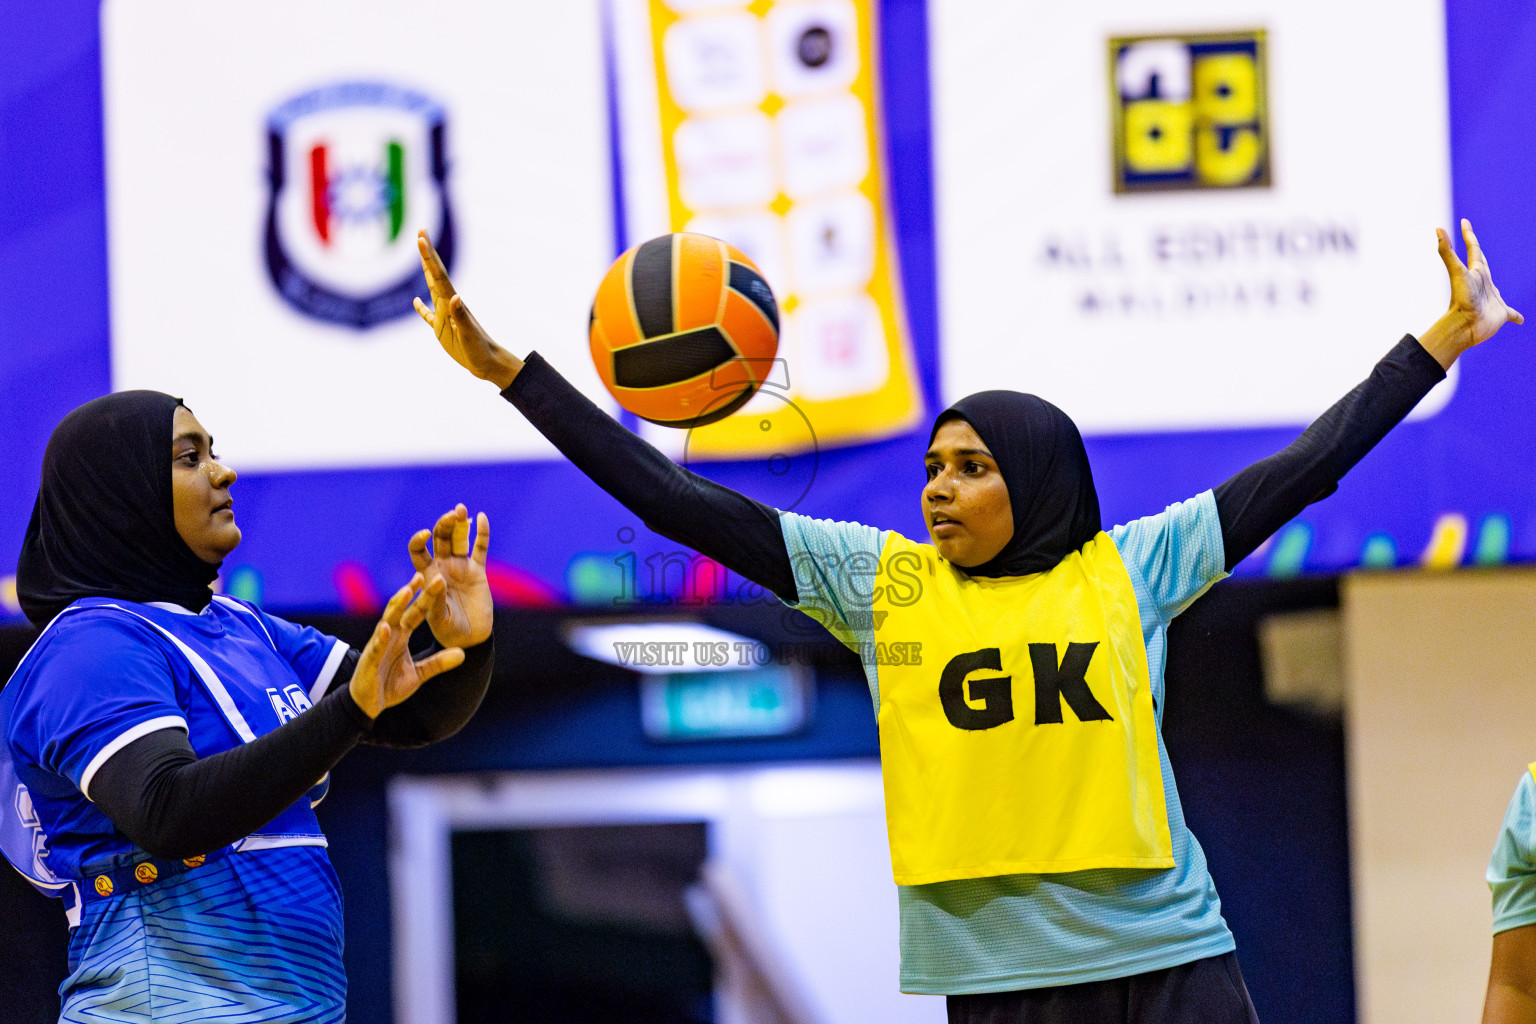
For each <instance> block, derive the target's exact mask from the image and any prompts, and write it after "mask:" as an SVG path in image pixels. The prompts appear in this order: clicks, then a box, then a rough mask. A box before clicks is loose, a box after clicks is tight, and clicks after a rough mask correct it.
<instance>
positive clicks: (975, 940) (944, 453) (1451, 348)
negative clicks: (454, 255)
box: [418, 221, 1520, 1024]
mask: <svg viewBox="0 0 1536 1024" xmlns="http://www.w3.org/2000/svg"><path fill="white" fill-rule="evenodd" d="M1462 232H1463V236H1464V238H1465V240H1466V244H1467V255H1468V259H1467V265H1466V266H1463V265H1462V263H1461V261H1460V260H1459V259H1457V257H1456V254H1455V251H1454V249H1453V248H1452V247H1451V243H1450V239H1449V237H1448V236H1446V235H1445V233H1444V232H1441V233H1440V236H1439V238H1440V255H1441V258H1442V259H1443V260H1444V262H1445V265H1446V268H1447V270H1448V271H1449V273H1450V279H1451V292H1452V301H1451V307H1450V310H1449V311H1448V312H1447V313H1446V314H1445V316H1443V317H1442V318H1441V319H1440V320H1438V321H1437V322H1436V323H1435V324H1434V325H1433V326H1432V327H1431V328H1430V329H1429V330H1427V331H1425V332H1424V334H1423V335H1422V336H1421V337H1420V338H1418V339H1415V338H1413V337H1412V336H1407V337H1404V338H1403V340H1402V341H1400V342H1399V343H1398V344H1397V345H1396V346H1395V347H1394V348H1393V349H1392V350H1391V351H1390V352H1389V353H1388V354H1387V355H1386V356H1385V358H1383V359H1382V360H1381V362H1380V363H1378V364H1377V366H1376V368H1375V370H1374V372H1372V374H1371V376H1370V377H1369V378H1367V379H1366V380H1365V381H1364V382H1362V383H1361V384H1360V385H1359V386H1358V387H1356V388H1355V389H1354V390H1353V391H1351V392H1350V393H1349V394H1348V395H1346V396H1345V397H1344V398H1343V399H1342V400H1341V401H1339V403H1338V404H1336V405H1335V406H1334V407H1333V408H1332V409H1330V410H1328V412H1326V413H1325V414H1324V415H1323V416H1322V417H1321V418H1320V419H1319V420H1318V421H1317V422H1316V423H1314V424H1313V425H1312V426H1311V427H1309V428H1308V429H1307V431H1306V432H1305V433H1304V434H1302V436H1301V437H1300V438H1298V439H1297V440H1296V441H1295V442H1294V443H1293V444H1291V445H1290V446H1289V447H1288V448H1286V449H1285V450H1284V451H1282V452H1279V453H1278V454H1276V455H1273V456H1271V457H1270V458H1268V459H1265V460H1263V461H1261V462H1258V463H1256V464H1255V465H1253V466H1250V467H1249V468H1247V469H1245V470H1243V471H1242V472H1240V473H1238V474H1237V475H1236V476H1234V477H1232V478H1231V479H1229V480H1227V481H1226V482H1225V483H1223V484H1221V485H1220V486H1218V487H1216V488H1215V489H1214V490H1211V491H1205V492H1204V493H1202V494H1199V495H1196V496H1195V497H1193V498H1191V499H1189V500H1188V501H1184V502H1181V503H1179V504H1176V505H1172V506H1170V507H1169V508H1167V509H1166V510H1164V511H1163V512H1161V513H1158V514H1156V515H1153V516H1148V517H1147V518H1144V519H1140V520H1137V521H1135V522H1132V523H1128V524H1126V525H1124V526H1117V527H1115V528H1114V529H1112V530H1110V531H1108V532H1105V531H1104V530H1103V528H1102V526H1101V524H1100V520H1099V504H1098V497H1097V494H1096V492H1095V491H1094V486H1093V477H1092V474H1091V473H1090V471H1089V466H1088V457H1087V453H1086V452H1085V451H1084V448H1083V442H1082V439H1081V437H1080V436H1079V435H1078V431H1077V428H1076V427H1075V426H1074V425H1073V424H1072V421H1071V420H1070V419H1068V418H1067V416H1066V414H1064V413H1063V412H1062V411H1061V410H1059V409H1057V408H1056V407H1054V406H1052V405H1050V404H1049V403H1048V402H1045V401H1042V400H1041V399H1039V398H1035V397H1034V396H1031V395H1024V394H1019V393H1017V392H1011V391H987V392H982V393H980V394H976V395H971V396H970V397H968V398H965V399H963V400H961V401H960V402H957V403H956V404H955V405H954V406H952V407H951V408H949V409H948V410H946V411H945V412H943V413H941V414H940V415H939V417H938V419H937V420H936V422H935V423H934V427H933V431H932V433H931V435H930V437H929V441H928V446H927V451H926V454H925V456H924V464H925V466H926V473H927V482H926V484H925V485H924V487H923V488H922V491H921V501H922V507H923V515H924V520H925V522H926V524H927V527H928V534H929V541H930V543H921V542H918V541H914V540H910V539H908V538H906V537H902V536H900V535H898V534H896V533H893V532H891V531H885V530H879V529H876V528H874V527H870V526H863V525H860V524H857V523H843V522H832V521H829V520H816V519H809V518H806V517H805V516H800V515H795V514H793V513H788V512H779V511H777V510H775V509H771V508H768V507H767V506H764V505H762V504H760V503H758V502H756V501H753V500H752V499H751V498H747V497H745V496H743V495H740V494H737V493H736V492H734V491H731V490H728V489H726V488H723V487H720V486H719V485H717V484H714V483H712V482H710V481H708V480H705V479H703V478H701V477H698V476H695V475H694V474H692V473H689V472H687V471H686V470H684V469H681V468H680V467H678V466H676V465H674V464H673V463H672V462H671V461H670V460H668V459H667V458H666V457H665V456H663V455H661V454H660V453H659V452H657V451H656V450H655V449H653V448H651V447H650V446H649V445H647V444H646V443H645V442H643V441H642V440H640V439H639V438H638V437H636V436H635V435H633V434H631V433H630V432H629V431H627V430H625V429H624V428H623V427H621V426H620V425H618V424H617V423H615V422H614V421H613V420H612V419H610V418H609V417H608V416H606V415H605V414H603V413H602V412H601V411H600V410H599V409H597V407H596V406H594V405H593V404H592V403H590V402H588V401H587V400H586V399H585V398H583V397H582V395H581V394H580V393H579V392H577V391H576V390H575V389H574V388H572V387H571V386H570V385H569V384H567V383H566V382H565V380H564V379H562V378H561V377H560V375H559V374H557V373H556V372H555V371H554V369H552V368H551V367H550V366H549V364H547V363H546V362H544V360H543V359H541V358H540V357H539V356H538V355H537V354H533V355H530V356H529V357H528V359H527V360H526V361H524V360H521V359H518V358H517V357H515V356H513V355H512V354H511V353H509V352H507V351H506V350H505V349H502V348H501V347H500V346H498V345H497V344H496V343H495V342H493V341H492V340H491V339H490V337H489V336H488V335H487V334H486V332H485V331H484V330H483V329H482V328H481V327H480V325H479V324H478V323H477V322H476V321H475V319H474V317H473V316H471V315H470V313H469V312H468V310H467V309H466V308H465V306H464V304H463V301H462V299H460V298H459V297H457V296H456V295H455V294H454V291H453V287H452V285H451V284H450V283H449V281H448V278H447V275H446V273H445V272H444V270H443V266H442V263H441V262H440V261H439V260H438V259H437V255H436V253H434V252H433V251H432V249H431V246H430V244H429V243H427V241H426V239H425V238H424V237H423V238H422V239H421V248H422V261H423V265H424V267H425V269H426V274H427V281H428V283H429V285H430V287H431V291H432V299H433V306H434V309H428V308H427V307H426V306H425V305H423V304H420V303H418V309H419V311H420V312H421V315H422V317H423V319H425V320H426V321H427V323H428V324H430V325H431V326H432V327H433V329H434V331H435V332H436V335H437V339H438V341H439V342H440V343H441V344H442V346H443V348H444V349H446V350H447V352H448V353H449V354H450V355H451V356H453V358H454V359H456V360H457V361H458V362H459V363H460V364H461V365H463V366H464V367H465V368H466V369H468V370H469V371H470V372H471V373H473V374H475V375H476V376H477V377H480V378H482V379H484V380H488V381H493V382H495V384H496V385H497V386H498V387H500V388H501V389H502V394H503V396H504V397H505V398H506V399H507V400H508V401H510V402H511V403H512V404H513V405H515V406H517V408H518V409H519V410H520V411H521V412H522V413H523V415H524V416H526V417H527V418H528V420H529V421H530V422H532V423H533V424H534V426H536V427H537V428H538V429H539V430H540V431H541V432H542V433H543V434H544V435H545V436H546V437H548V438H549V439H550V441H552V442H553V443H554V445H555V446H556V447H557V448H558V449H560V451H561V452H562V453H564V454H565V455H566V456H567V457H568V458H569V459H570V460H571V461H572V462H573V463H575V464H576V465H577V466H578V467H579V468H580V469H581V470H582V471H583V472H585V473H586V474H587V475H588V476H590V477H591V478H592V479H593V480H594V481H595V482H596V483H598V484H599V485H600V486H601V487H603V488H604V489H605V490H607V491H608V492H609V493H610V494H612V495H613V496H614V497H616V498H617V499H618V500H619V501H621V502H622V503H623V504H624V505H625V506H627V507H628V508H629V509H630V510H631V511H633V512H634V513H636V514H637V515H638V516H640V517H641V519H642V520H644V521H645V523H646V524H647V525H648V526H649V527H650V528H651V529H653V530H655V531H656V532H657V533H659V534H662V535H663V536H666V537H669V538H671V539H673V540H675V541H678V542H679V543H682V544H686V545H688V546H689V547H691V548H693V549H695V550H697V551H699V552H701V553H703V554H705V555H708V556H709V557H711V558H714V559H716V560H717V561H719V562H720V563H722V564H723V565H725V566H726V567H727V568H729V569H731V570H732V571H735V572H737V573H739V574H741V575H742V576H744V577H746V578H747V579H749V580H752V581H754V582H756V583H758V584H760V585H762V586H763V587H765V588H767V589H768V590H770V591H772V592H773V593H774V594H776V595H778V597H779V598H780V599H781V600H783V601H784V602H785V603H786V604H789V605H791V606H793V607H796V608H800V609H802V610H804V611H805V612H807V613H808V614H810V615H812V616H814V617H815V618H817V619H818V620H819V621H820V622H821V623H822V624H823V625H825V626H826V628H827V629H828V630H830V631H831V632H832V633H833V634H834V635H835V636H837V637H838V639H840V640H842V641H843V642H844V643H846V644H848V645H849V646H851V647H852V648H853V649H854V650H855V651H858V652H861V653H862V654H863V656H864V663H865V674H866V677H867V678H868V681H869V686H870V692H871V694H872V696H873V697H874V702H875V710H876V716H877V719H878V723H879V730H880V756H881V762H882V766H883V771H884V775H885V791H886V813H887V818H888V826H889V833H890V843H891V862H892V866H893V868H894V870H895V875H896V882H897V886H898V893H899V899H900V905H901V948H902V988H903V990H904V991H908V992H923V993H934V994H943V995H947V996H949V997H950V998H949V1014H950V1020H951V1021H963V1022H975V1024H981V1022H987V1024H994V1022H995V1024H1002V1022H1011V1021H1029V1022H1053V1024H1054V1022H1063V1024H1065V1022H1093V1024H1098V1022H1102V1021H1110V1020H1115V1021H1136V1022H1149V1024H1150V1022H1154V1021H1156V1022H1185V1021H1189V1022H1200V1024H1225V1022H1250V1021H1253V1020H1254V1019H1255V1018H1254V1015H1253V1008H1252V1006H1251V1004H1250V1003H1249V1000H1248V996H1247V991H1246V989H1245V988H1244V985H1243V981H1242V975H1241V973H1240V972H1239V971H1238V968H1237V961H1236V958H1235V956H1234V955H1233V942H1232V935H1231V933H1230V932H1229V931H1228V930H1227V926H1226V924H1225V923H1224V922H1223V921H1222V918H1221V912H1220V902H1219V901H1218V900H1217V897H1216V891H1215V887H1214V885H1213V883H1212V882H1211V878H1210V873H1209V871H1208V870H1207V868H1206V864H1205V857H1204V854H1203V853H1202V852H1201V850H1200V846H1199V844H1198V843H1197V842H1195V839H1194V837H1193V836H1192V835H1190V832H1189V829H1188V828H1187V827H1186V825H1185V824H1184V817H1183V813H1182V811H1181V810H1180V807H1179V800H1178V792H1177V790H1176V789H1175V787H1174V782H1173V774H1172V770H1171V769H1170V767H1169V763H1168V756H1167V753H1166V751H1165V750H1164V749H1163V745H1162V740H1161V738H1160V736H1159V734H1158V725H1159V718H1160V715H1161V709H1162V706H1163V701H1162V694H1163V662H1164V652H1165V647H1166V642H1167V630H1168V623H1169V621H1170V620H1171V619H1173V617H1174V616H1176V615H1177V614H1179V612H1181V611H1183V610H1184V608H1186V607H1187V606H1188V605H1189V604H1190V602H1192V601H1193V600H1194V599H1195V598H1196V597H1198V596H1199V595H1200V594H1201V593H1203V592H1204V590H1205V589H1206V588H1207V587H1209V586H1210V585H1211V584H1212V583H1214V582H1215V581H1216V580H1218V579H1220V578H1221V577H1223V576H1224V575H1226V573H1227V572H1228V571H1229V570H1230V569H1231V568H1232V566H1233V565H1235V564H1236V563H1237V562H1239V561H1241V560H1242V559H1243V558H1244V557H1246V556H1247V555H1248V554H1249V553H1251V552H1252V551H1253V550H1254V549H1255V548H1256V547H1257V546H1258V545H1259V544H1260V543H1262V542H1263V540H1264V539H1265V538H1266V537H1268V536H1269V535H1270V534H1271V533H1272V532H1274V531H1275V530H1276V529H1278V528H1279V527H1280V526H1281V525H1283V524H1284V523H1285V522H1286V521H1287V520H1289V519H1290V518H1291V517H1292V516H1294V515H1296V513H1298V512H1300V511H1301V510H1302V509H1303V508H1304V507H1305V506H1306V505H1307V504H1308V503H1310V502H1312V501H1315V500H1317V499H1318V498H1320V497H1322V496H1324V495H1325V494H1327V493H1329V492H1331V491H1332V489H1333V488H1334V486H1335V485H1336V483H1337V481H1338V480H1339V478H1340V477H1341V476H1342V475H1343V474H1344V472H1345V471H1346V470H1348V469H1349V467H1350V466H1352V465H1354V464H1355V463H1356V462H1357V461H1359V459H1360V458H1361V457H1362V456H1364V455H1365V453H1366V452H1367V451H1369V450H1370V449H1371V447H1372V446H1373V445H1374V444H1375V443H1376V442H1377V441H1379V440H1380V439H1381V437H1382V436H1383V435H1385V433H1386V432H1387V431H1388V430H1389V429H1391V427H1392V426H1393V425H1394V424H1396V423H1397V422H1398V421H1399V420H1400V419H1401V418H1402V417H1403V416H1404V415H1406V414H1407V413H1408V411H1409V410H1410V409H1412V408H1413V406H1414V405H1415V404H1416V403H1417V402H1418V401H1419V400H1420V399H1421V398H1423V397H1424V395H1425V393H1427V392H1428V391H1429V389H1430V388H1431V387H1433V386H1434V385H1435V384H1436V383H1437V382H1438V381H1440V380H1441V379H1443V378H1444V376H1445V369H1446V368H1447V367H1449V366H1450V365H1451V363H1452V362H1454V361H1455V359H1456V358H1457V356H1458V355H1460V353H1461V352H1463V351H1464V350H1466V349H1467V348H1469V347H1470V346H1472V345H1474V344H1476V343H1478V342H1479V341H1483V340H1485V339H1486V338H1488V337H1491V336H1492V335H1493V334H1494V333H1495V332H1496V331H1497V330H1498V329H1499V327H1500V326H1502V325H1503V324H1504V323H1505V322H1507V321H1513V322H1516V323H1519V322H1520V315H1519V314H1518V313H1516V312H1515V311H1514V310H1512V309H1509V308H1508V307H1507V306H1506V305H1505V304H1504V301H1503V299H1502V298H1500V296H1499V293H1498V290H1497V289H1496V288H1495V287H1494V286H1493V282H1492V279H1491V277H1490V275H1489V271H1488V265H1487V261H1486V260H1485V259H1484V258H1483V255H1482V252H1481V251H1480V249H1479V248H1478V244H1477V239H1476V238H1475V237H1474V236H1473V234H1472V230H1471V226H1470V225H1468V224H1467V223H1466V222H1465V221H1463V222H1462ZM1277 357H1278V358H1284V357H1285V354H1284V353H1278V354H1277Z"/></svg>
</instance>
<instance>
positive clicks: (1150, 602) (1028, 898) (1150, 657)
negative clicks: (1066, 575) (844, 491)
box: [780, 491, 1234, 995]
mask: <svg viewBox="0 0 1536 1024" xmlns="http://www.w3.org/2000/svg"><path fill="white" fill-rule="evenodd" d="M780 523H781V526H782V529H783V532H784V541H785V545H786V547H787V548H788V550H789V555H790V560H791V564H792V565H794V567H795V579H796V585H797V587H798V589H799V597H800V603H799V604H798V605H796V607H798V608H800V609H801V610H803V611H806V612H807V613H809V614H811V615H812V616H813V617H814V618H816V619H817V620H818V621H820V622H822V623H823V624H825V625H827V627H828V628H829V629H830V630H831V631H832V632H833V633H834V634H835V635H836V636H837V637H838V639H839V640H842V641H843V642H844V643H847V644H849V645H850V646H853V648H854V650H856V651H858V650H865V651H868V650H871V649H873V641H874V631H873V626H874V621H875V618H876V617H878V616H879V615H880V614H881V610H880V607H879V603H880V601H881V600H882V599H889V600H903V599H905V596H906V595H904V594H902V593H901V592H900V591H899V589H893V590H892V592H891V593H885V592H883V591H880V590H877V589H875V588H874V587H872V586H870V585H867V584H869V583H872V577H873V571H872V567H873V566H875V565H878V564H879V559H880V557H881V553H882V551H883V550H884V548H885V541H886V538H887V534H885V533H884V532H882V531H880V530H876V529H874V528H873V527H868V526H861V525H859V524H857V523H839V522H832V521H830V520H817V519H808V518H806V517H804V516H799V515H795V514H793V513H781V517H780ZM1110 537H1111V538H1112V539H1113V540H1114V543H1115V546H1116V548H1117V549H1118V551H1119V552H1120V557H1121V559H1122V561H1124V563H1125V567H1126V570H1127V572H1128V573H1129V575H1130V578H1131V584H1132V586H1133V588H1134V589H1135V592H1136V602H1137V608H1138V611H1139V612H1140V616H1141V630H1142V639H1143V641H1144V642H1145V644H1146V649H1147V664H1148V669H1149V670H1150V674H1151V683H1152V699H1153V702H1154V704H1155V706H1156V709H1157V711H1156V720H1157V724H1158V727H1159V735H1158V753H1159V757H1160V760H1161V764H1162V776H1163V790H1164V793H1165V794H1166V799H1167V805H1168V825H1169V830H1170V832H1171V836H1172V840H1173V856H1174V867H1173V868H1170V869H1163V870H1156V871H1130V870H1119V869H1116V870H1108V869H1105V870H1095V871H1080V872H1070V873H1062V874H1051V875H1003V876H996V877H991V878H971V879H962V880H957V881H950V882H939V883H935V884H931V885H914V886H898V887H897V892H898V897H899V903H900V908H901V988H902V991H904V992H914V993H925V994H932V995H964V994H970V993H980V992H1006V991H1012V990H1016V989H1027V988H1044V987H1047V986H1052V985H1075V984H1080V983H1083V982H1090V981H1100V980H1104V979H1107V978H1120V977H1127V976H1129V975H1133V974H1141V973H1144V972H1147V971H1154V970H1159V969H1162V968H1165V967H1175V966H1178V965H1179V964H1185V963H1189V962H1191V961H1194V960H1199V959H1202V958H1204V957H1209V956H1218V955H1220V954H1222V953H1227V952H1230V951H1231V950H1232V949H1233V948H1234V943H1233V941H1232V934H1231V932H1230V931H1229V930H1228V929H1227V925H1226V922H1225V921H1223V920H1222V917H1221V902H1220V900H1219V899H1218V898H1217V896H1216V887H1215V885H1214V883H1213V882H1212V881H1211V876H1210V871H1209V870H1208V869H1207V867H1206V862H1205V854H1204V852H1203V851H1202V850H1201V849H1200V844H1199V843H1197V842H1196V841H1195V837H1194V836H1193V835H1192V834H1191V833H1190V831H1189V827H1188V826H1187V825H1186V824H1185V822H1184V813H1183V810H1182V808H1181V807H1180V805H1179V795H1178V790H1177V788H1176V787H1175V785H1174V780H1173V770H1172V767H1171V766H1170V764H1169V762H1168V752H1167V749H1166V748H1165V747H1164V745H1163V742H1162V736H1161V726H1162V716H1163V708H1164V702H1163V695H1164V681H1163V668H1164V664H1165V662H1166V660H1167V642H1168V624H1169V622H1170V621H1172V619H1173V618H1174V616H1176V615H1178V614H1179V613H1180V612H1182V611H1183V610H1184V609H1185V608H1187V607H1189V605H1190V604H1191V603H1193V602H1194V600H1195V599H1196V598H1197V597H1199V596H1200V595H1201V594H1202V593H1204V592H1205V590H1206V589H1207V588H1208V587H1210V586H1211V584H1213V583H1215V582H1216V581H1217V580H1219V579H1221V578H1223V577H1224V576H1225V575H1226V572H1225V571H1224V565H1225V548H1224V545H1223V541H1222V536H1221V523H1220V519H1219V518H1218V516H1217V512H1216V499H1215V497H1214V496H1213V495H1212V494H1211V492H1209V491H1206V492H1205V493H1203V494H1200V495H1199V496H1197V497H1195V498H1193V499H1191V500H1189V501H1186V502H1181V503H1179V504H1176V505H1171V506H1169V507H1168V508H1167V509H1166V510H1165V511H1163V512H1161V513H1159V514H1157V515H1154V516H1148V517H1146V518H1144V519H1138V520H1136V521H1135V522H1132V523H1129V524H1126V525H1125V526H1117V527H1115V529H1114V530H1112V531H1110ZM850 578H852V579H857V580H862V581H865V584H866V585H861V586H848V585H846V584H847V581H848V580H849V579H850ZM899 585H900V577H899V574H898V573H895V572H893V573H892V575H891V579H890V583H889V584H888V586H892V587H895V588H899ZM864 645H868V646H864ZM865 676H866V678H867V679H868V682H869V686H870V694H871V696H872V697H873V698H874V701H875V708H876V711H877V713H878V710H879V705H880V689H879V677H878V665H877V664H876V663H875V661H874V660H873V659H868V658H866V659H865ZM1129 784H1130V783H1129V780H1127V785H1129Z"/></svg>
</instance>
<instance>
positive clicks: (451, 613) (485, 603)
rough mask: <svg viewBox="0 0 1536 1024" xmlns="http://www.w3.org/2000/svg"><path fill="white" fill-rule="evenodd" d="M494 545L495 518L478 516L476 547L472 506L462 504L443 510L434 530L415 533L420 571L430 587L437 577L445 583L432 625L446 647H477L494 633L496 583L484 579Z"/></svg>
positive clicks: (430, 616)
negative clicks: (471, 530)
mask: <svg viewBox="0 0 1536 1024" xmlns="http://www.w3.org/2000/svg"><path fill="white" fill-rule="evenodd" d="M429 541H430V542H431V547H430V549H429V547H428V542H429ZM490 545H491V521H490V519H489V518H487V517H486V514H485V513H484V512H481V513H479V514H478V515H477V516H476V517H475V540H474V545H473V548H471V546H470V540H469V510H468V509H466V508H465V507H464V506H463V505H457V506H455V507H454V508H453V509H451V510H450V511H447V512H444V513H443V514H442V515H441V516H439V517H438V520H437V525H436V526H434V527H433V528H432V529H430V530H419V531H417V533H416V534H415V535H414V536H413V537H411V540H410V544H409V548H410V552H411V564H412V565H414V566H415V567H416V571H417V572H419V573H421V575H422V577H423V578H424V579H425V580H426V582H427V584H428V585H430V584H431V583H432V581H433V580H436V579H441V580H442V581H443V583H444V584H445V589H444V591H443V597H442V600H440V601H438V602H437V603H436V604H434V605H432V607H431V610H430V611H429V612H428V614H427V626H428V628H430V629H431V630H432V635H433V637H435V638H436V639H437V642H438V643H440V644H442V645H443V646H444V647H473V646H474V645H475V644H478V643H482V642H484V641H485V640H486V638H487V637H489V636H490V635H491V617H492V614H493V607H492V603H491V587H490V584H489V583H488V582H487V581H486V577H485V558H486V552H487V551H488V550H489V549H490Z"/></svg>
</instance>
